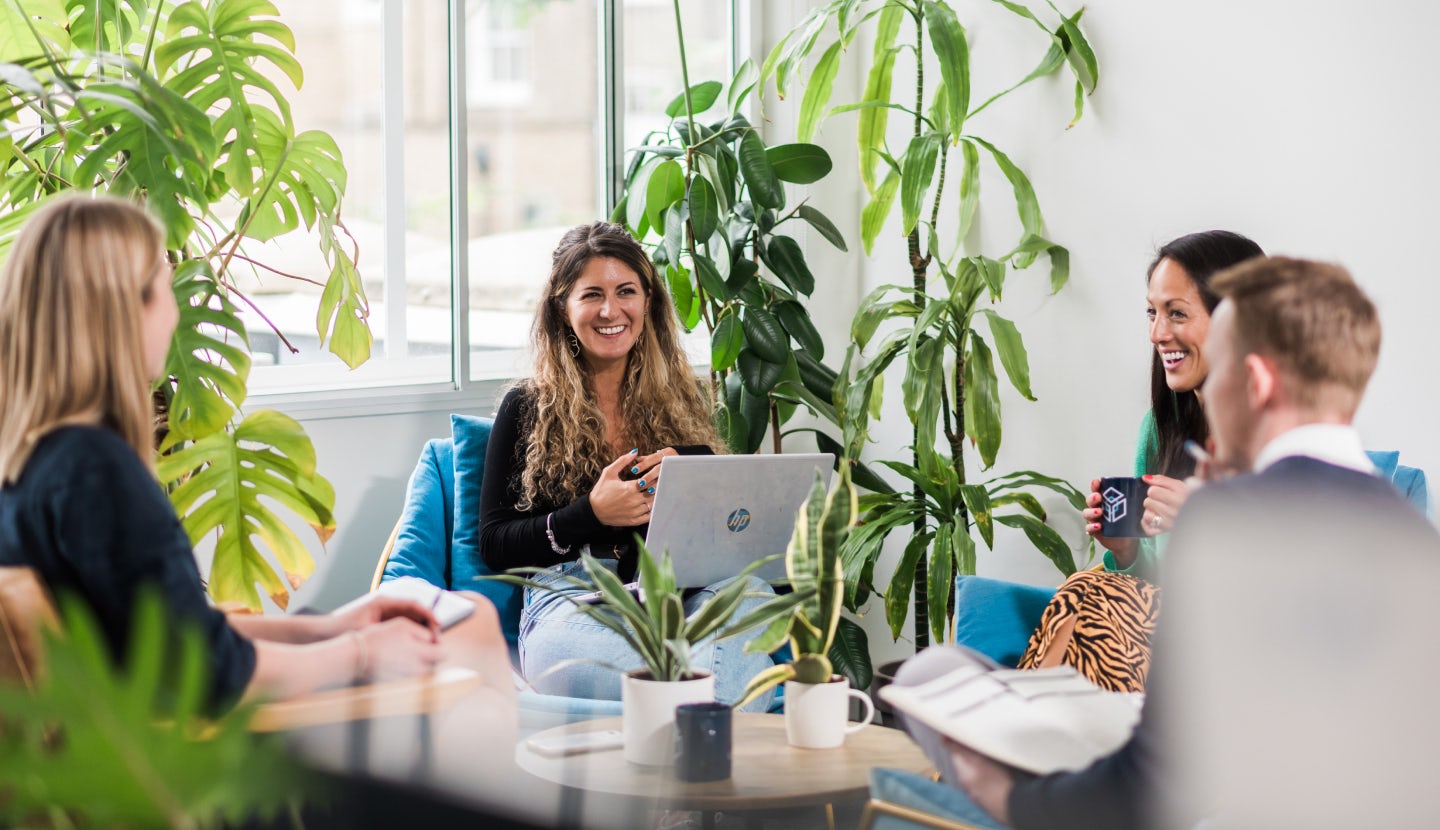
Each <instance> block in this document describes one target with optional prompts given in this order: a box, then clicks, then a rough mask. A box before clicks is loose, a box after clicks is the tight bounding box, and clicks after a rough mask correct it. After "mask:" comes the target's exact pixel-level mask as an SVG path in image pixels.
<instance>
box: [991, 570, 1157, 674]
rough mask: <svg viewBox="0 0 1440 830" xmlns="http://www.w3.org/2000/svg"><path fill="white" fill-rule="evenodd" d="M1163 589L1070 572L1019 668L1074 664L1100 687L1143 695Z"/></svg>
mask: <svg viewBox="0 0 1440 830" xmlns="http://www.w3.org/2000/svg"><path fill="white" fill-rule="evenodd" d="M1159 616H1160V589H1159V588H1157V587H1156V586H1154V585H1152V584H1150V583H1149V582H1146V581H1145V580H1143V579H1137V578H1135V577H1133V576H1130V575H1128V574H1121V573H1113V572H1108V571H1081V572H1079V573H1076V574H1072V575H1071V576H1070V578H1069V579H1066V580H1065V583H1064V584H1063V585H1061V586H1060V589H1059V590H1058V591H1056V592H1055V598H1054V599H1052V600H1051V601H1050V604H1049V605H1047V606H1046V607H1045V613H1044V615H1042V616H1041V617H1040V625H1039V627H1038V628H1036V629H1035V633H1034V634H1033V635H1031V637H1030V645H1029V647H1027V648H1026V649H1025V654H1024V655H1022V656H1021V658H1020V663H1019V668H1022V669H1039V668H1046V667H1048V666H1058V665H1066V666H1073V667H1074V668H1075V670H1076V671H1078V672H1080V673H1081V674H1083V675H1084V676H1085V677H1087V678H1089V679H1090V681H1091V682H1093V683H1095V684H1096V685H1097V686H1099V687H1101V688H1102V689H1108V690H1110V691H1112V692H1143V691H1145V676H1146V674H1147V673H1148V672H1149V670H1150V635H1151V634H1153V633H1154V632H1155V622H1156V620H1158V619H1159Z"/></svg>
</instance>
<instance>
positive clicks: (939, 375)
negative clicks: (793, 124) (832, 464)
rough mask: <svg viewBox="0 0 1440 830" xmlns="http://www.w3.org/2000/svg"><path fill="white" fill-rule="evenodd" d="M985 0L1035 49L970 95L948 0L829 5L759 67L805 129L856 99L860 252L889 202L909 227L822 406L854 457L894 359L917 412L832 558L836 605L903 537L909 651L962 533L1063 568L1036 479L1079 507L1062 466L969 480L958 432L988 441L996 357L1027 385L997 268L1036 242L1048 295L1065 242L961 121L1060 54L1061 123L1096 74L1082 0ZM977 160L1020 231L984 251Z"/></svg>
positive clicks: (970, 123)
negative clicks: (1012, 540)
mask: <svg viewBox="0 0 1440 830" xmlns="http://www.w3.org/2000/svg"><path fill="white" fill-rule="evenodd" d="M993 2H995V3H996V4H997V6H999V7H1001V8H1003V9H1005V10H1007V11H1008V12H1010V13H1013V14H1015V15H1017V16H1019V17H1020V18H1022V19H1023V20H1024V21H1026V22H1027V24H1033V26H1034V28H1035V31H1036V32H1037V40H1038V41H1039V48H1037V52H1038V51H1039V50H1040V49H1043V50H1044V52H1043V55H1042V56H1041V58H1040V61H1039V62H1038V64H1037V65H1036V66H1035V68H1034V70H1033V71H1031V72H1030V73H1028V74H1027V75H1025V76H1024V77H1022V78H1020V79H1018V81H1016V82H1015V83H1013V84H1009V85H1008V86H1003V88H1001V91H999V92H997V93H995V94H993V95H991V96H989V97H988V98H985V99H984V100H983V101H982V102H981V103H979V104H978V105H977V104H974V103H973V102H972V83H971V81H972V70H973V69H974V67H973V66H972V62H971V56H970V50H969V44H968V42H967V39H966V38H967V32H966V29H965V27H964V26H963V25H962V24H961V22H960V20H959V19H958V18H957V17H956V14H955V10H954V9H953V8H952V7H951V4H950V3H948V2H945V0H883V1H882V0H873V1H871V0H834V1H833V2H828V3H825V4H823V5H820V6H818V7H816V8H815V9H814V10H813V11H812V12H811V13H810V14H809V15H807V16H806V17H805V18H804V19H803V20H802V21H801V22H800V23H799V24H797V25H796V27H795V28H794V29H792V30H791V31H790V32H789V33H788V34H787V35H786V36H785V37H784V38H783V39H782V40H781V42H780V43H779V44H778V45H777V46H776V47H775V49H774V50H772V51H771V53H770V55H769V57H768V58H767V59H766V61H765V64H764V66H763V68H762V70H761V77H762V83H768V82H770V81H772V80H773V82H774V84H775V88H776V90H777V92H778V93H779V94H780V95H781V97H785V96H786V94H787V93H788V92H789V91H790V89H791V86H792V84H793V83H794V82H796V81H797V80H802V79H803V80H804V81H805V91H804V94H803V96H802V98H801V103H800V115H799V124H798V132H799V138H800V140H801V141H806V140H808V139H809V137H810V136H811V135H813V133H814V131H815V129H816V127H817V126H818V125H819V124H820V123H821V122H822V121H823V120H824V119H825V118H827V117H829V116H832V115H836V114H839V113H845V112H854V113H856V115H855V118H856V120H857V128H856V141H857V144H858V147H859V163H860V169H859V173H860V178H861V181H862V182H863V183H864V186H865V188H866V191H867V193H868V194H869V199H868V202H867V204H866V205H865V207H864V209H863V211H862V214H861V227H860V236H861V240H862V242H863V244H864V247H865V251H866V253H867V254H869V253H870V252H871V251H872V250H873V246H874V243H875V240H876V239H877V238H878V237H879V236H880V234H881V232H882V231H883V230H884V228H885V227H886V226H887V222H889V220H890V219H891V217H892V216H893V215H894V214H895V213H897V212H898V214H899V223H898V231H899V232H900V233H901V234H902V235H903V236H904V237H905V239H906V243H907V244H906V246H905V255H904V256H905V260H904V266H903V268H904V270H903V273H904V276H905V279H904V280H903V281H897V283H896V284H891V285H884V286H881V287H880V288H878V289H876V290H875V291H874V292H873V293H872V294H871V295H870V296H869V297H867V298H866V299H865V300H864V301H863V302H862V303H861V305H860V309H859V311H858V312H857V314H856V316H855V318H854V322H853V325H852V328H851V340H852V342H851V345H850V349H849V353H848V355H847V358H846V361H845V364H844V368H843V370H842V371H841V372H840V373H839V374H840V377H839V379H838V381H837V382H836V384H835V385H834V387H833V388H832V390H831V391H832V394H831V396H830V402H831V403H832V404H833V408H834V411H835V414H836V416H837V421H838V422H839V423H841V425H842V428H843V436H844V441H845V446H846V451H847V453H849V454H850V455H852V456H858V455H859V454H860V451H861V449H862V447H863V446H864V445H865V444H866V442H867V441H868V437H867V436H868V429H869V422H870V420H871V418H873V417H878V412H879V407H880V403H881V398H882V397H883V388H884V387H883V384H882V383H881V382H880V379H881V377H882V375H883V374H884V373H885V372H886V371H887V370H888V369H889V368H890V367H891V366H892V365H898V366H899V367H901V369H902V372H903V376H902V381H901V387H900V392H901V395H902V397H903V402H904V409H905V412H906V415H907V416H908V417H909V420H910V422H911V424H912V425H913V434H912V443H911V445H910V450H911V453H910V458H909V459H907V461H905V462H902V461H896V460H889V461H882V462H880V463H881V464H883V465H884V466H886V467H888V468H889V469H891V470H892V471H894V472H895V473H898V474H899V475H900V476H901V477H902V478H904V479H905V480H906V482H907V484H908V485H909V489H908V491H906V492H893V491H888V492H887V490H888V488H884V489H882V490H881V491H879V492H874V493H869V494H866V495H865V496H864V497H862V499H861V509H862V511H863V512H864V516H863V519H862V522H861V525H862V526H861V527H860V528H859V529H857V531H856V532H855V533H854V534H853V535H851V537H850V539H849V540H848V542H847V544H846V547H845V550H844V554H843V555H844V560H845V571H846V576H847V580H848V591H847V602H848V603H849V605H850V607H851V608H855V607H858V606H860V605H862V604H863V603H865V602H866V601H867V600H868V597H869V594H870V593H871V592H872V591H873V590H874V586H875V567H876V563H877V560H878V559H879V558H880V553H881V546H882V543H883V542H884V540H885V538H886V537H888V536H889V535H890V534H891V533H893V532H895V531H902V532H904V533H906V534H908V536H909V538H908V540H907V542H906V545H905V548H904V553H903V554H902V556H901V557H900V560H899V562H898V564H896V566H895V569H894V572H893V573H892V574H891V576H890V579H889V581H888V587H887V588H886V589H885V593H884V599H885V614H886V619H887V621H888V623H889V625H890V629H891V632H892V634H893V635H894V636H895V637H897V638H898V637H899V636H900V633H901V631H902V628H903V626H904V624H905V621H906V620H907V619H908V618H909V614H910V610H911V608H912V590H913V609H914V614H915V623H914V630H915V643H916V646H917V647H923V646H925V645H927V644H928V643H929V641H930V638H931V636H932V635H933V636H934V638H935V639H936V640H945V639H948V638H949V636H950V632H951V631H952V630H953V627H952V625H951V620H952V618H953V613H954V590H955V588H954V586H955V582H954V576H955V574H957V573H964V574H971V573H974V572H975V557H976V539H975V537H976V535H978V536H979V539H980V541H982V542H983V543H984V544H985V545H986V546H987V547H991V546H993V544H994V533H995V526H996V525H997V524H998V525H1003V526H1006V527H1011V528H1015V529H1018V530H1020V531H1022V532H1023V533H1024V534H1025V535H1026V537H1027V538H1028V539H1029V541H1030V542H1031V543H1032V544H1033V545H1034V546H1035V547H1036V548H1038V549H1039V550H1040V552H1041V553H1043V554H1044V555H1045V556H1046V557H1048V558H1049V559H1050V560H1051V561H1052V562H1053V563H1054V564H1055V567H1056V568H1058V569H1059V570H1060V572H1061V573H1063V574H1069V573H1071V572H1073V571H1074V568H1075V563H1074V557H1073V553H1072V550H1071V547H1070V545H1069V544H1068V543H1067V542H1066V541H1065V539H1064V538H1062V537H1061V536H1060V534H1059V533H1057V532H1056V531H1055V530H1054V528H1052V527H1050V526H1049V525H1048V524H1047V523H1046V519H1047V515H1046V511H1045V509H1044V507H1043V506H1042V504H1041V502H1040V499H1039V498H1038V497H1037V491H1038V490H1050V491H1053V492H1055V493H1058V494H1059V495H1060V496H1062V497H1063V498H1064V500H1065V501H1066V502H1067V503H1068V504H1069V505H1070V506H1072V507H1073V508H1074V509H1075V510H1077V511H1078V510H1080V509H1081V508H1082V507H1083V496H1082V494H1081V493H1080V491H1079V490H1077V489H1076V488H1075V487H1074V486H1072V485H1071V484H1069V483H1067V482H1065V481H1062V480H1060V479H1058V478H1054V477H1051V476H1047V475H1043V474H1041V473H1037V472H1034V471H1030V470H1023V471H1019V472H1014V473H1009V474H1006V475H1001V476H996V477H993V478H990V479H987V480H984V481H973V480H972V479H971V478H970V475H969V471H968V470H967V467H966V457H965V456H966V441H967V440H968V441H969V442H970V444H971V445H972V446H973V447H974V448H975V450H976V451H977V453H978V455H979V461H980V463H981V466H982V467H983V468H986V469H988V468H989V467H991V466H992V465H993V464H994V463H995V458H996V453H997V452H998V451H999V449H1000V439H1001V427H1002V421H1001V411H1000V397H999V382H998V376H997V373H996V370H995V358H996V357H997V356H998V358H999V361H1000V365H1001V367H1002V368H1003V370H1004V372H1005V376H1006V377H1007V378H1008V380H1009V382H1010V384H1011V386H1013V387H1014V389H1015V390H1016V391H1017V392H1018V393H1019V394H1020V395H1021V396H1022V397H1024V398H1026V399H1028V400H1034V399H1035V398H1034V394H1033V393H1032V390H1031V386H1030V370H1029V356H1028V353H1027V352H1026V349H1025V346H1024V342H1023V339H1022V338H1021V335H1020V331H1019V329H1018V328H1017V327H1016V326H1015V324H1014V323H1013V322H1012V321H1011V320H1009V319H1007V318H1005V317H1003V316H1001V314H1000V313H999V311H998V310H997V308H996V306H997V304H998V303H999V302H1000V300H1001V299H1002V294H1003V291H1004V288H1005V283H1006V280H1007V278H1008V277H1009V276H1010V274H1011V272H1014V271H1020V270H1023V269H1026V268H1028V267H1030V266H1031V265H1032V264H1033V263H1034V262H1035V261H1036V260H1037V258H1038V257H1039V256H1040V255H1042V254H1043V255H1045V257H1046V258H1047V259H1048V260H1049V264H1050V274H1049V287H1050V291H1051V292H1052V293H1054V292H1057V291H1059V290H1060V289H1062V288H1063V287H1064V286H1065V283H1066V282H1067V280H1068V279H1069V273H1070V255H1069V251H1068V250H1067V249H1066V248H1064V247H1063V246H1061V245H1059V244H1057V243H1055V242H1053V241H1051V240H1050V239H1049V238H1047V236H1046V234H1045V227H1044V221H1043V219H1042V217H1041V212H1040V205H1039V202H1038V200H1037V197H1036V194H1035V190H1034V188H1033V187H1032V185H1031V183H1030V179H1029V177H1028V176H1026V174H1025V172H1024V171H1023V170H1022V169H1021V168H1020V167H1019V166H1018V165H1017V164H1015V162H1014V161H1012V160H1011V159H1010V157H1009V156H1007V155H1006V154H1005V153H1004V152H1003V151H1002V150H1001V149H1000V147H998V146H996V144H995V143H993V142H991V141H989V140H987V139H985V138H984V137H982V135H981V134H979V133H978V132H976V130H975V129H974V126H975V124H976V123H977V122H976V120H975V119H976V117H977V116H979V115H980V114H981V113H983V112H984V111H985V110H987V109H989V108H990V107H992V106H994V105H996V104H997V103H1000V102H1003V101H1004V100H1005V99H1006V97H1007V96H1008V95H1009V94H1010V93H1011V92H1013V91H1015V90H1016V89H1018V88H1020V87H1022V86H1024V85H1026V84H1028V83H1030V82H1032V81H1035V80H1037V79H1040V78H1044V77H1047V76H1051V75H1053V74H1055V73H1057V72H1059V71H1060V70H1061V69H1062V68H1066V67H1068V71H1069V72H1070V74H1071V75H1072V76H1073V78H1074V82H1075V84H1074V90H1075V92H1074V98H1073V117H1072V119H1071V121H1070V124H1071V125H1072V126H1073V125H1074V124H1075V122H1076V121H1078V120H1079V119H1080V117H1081V115H1082V113H1083V111H1084V101H1085V96H1086V95H1087V94H1088V93H1090V92H1093V91H1094V89H1095V84H1096V82H1097V81H1098V79H1099V67H1098V63H1097V61H1096V58H1095V54H1094V52H1093V50H1092V49H1091V47H1090V45H1089V42H1088V41H1087V40H1086V38H1085V35H1084V33H1083V32H1082V31H1081V29H1080V18H1081V15H1082V14H1083V11H1084V10H1083V9H1081V10H1080V11H1077V12H1075V13H1074V14H1072V15H1068V16H1067V15H1064V14H1062V13H1061V12H1059V10H1058V9H1055V7H1054V6H1053V5H1051V6H1050V8H1051V9H1052V10H1053V12H1054V14H1055V15H1056V16H1057V17H1058V21H1057V22H1055V23H1051V24H1046V23H1045V22H1044V21H1042V20H1041V18H1040V17H1039V16H1037V15H1036V14H1035V13H1034V12H1032V11H1031V10H1030V9H1029V8H1027V7H1026V6H1025V5H1023V4H1021V3H1018V2H1009V0H993ZM867 26H868V27H870V28H872V29H873V32H874V46H873V49H872V50H870V53H869V55H868V59H869V65H868V67H866V69H865V73H864V74H865V77H866V81H865V86H864V91H863V93H862V94H861V97H860V100H858V101H855V102H853V103H849V104H844V105H840V106H835V107H831V106H830V97H831V90H832V85H833V81H834V78H835V76H836V73H837V71H838V69H839V66H840V64H841V62H842V61H843V60H845V59H846V58H847V57H850V56H853V55H855V53H857V52H860V51H861V50H858V49H847V47H849V46H850V45H851V44H852V43H853V42H854V40H855V38H856V36H857V34H858V33H859V32H860V31H861V30H862V29H863V28H865V27H867ZM826 41H828V45H825V46H824V49H823V51H821V53H820V58H819V59H818V60H816V61H814V62H813V64H808V66H807V64H806V60H807V58H808V57H809V56H810V55H811V54H812V52H813V51H815V50H816V49H817V48H818V47H820V46H821V44H822V43H825V42H826ZM1007 48H1009V47H1007ZM905 53H908V55H909V59H910V61H909V62H908V63H907V64H906V65H910V66H913V69H912V70H911V71H912V72H913V76H906V77H905V78H904V79H897V78H896V77H895V75H896V71H895V70H896V64H897V57H899V56H900V55H902V54H905ZM864 57H865V56H864V55H862V56H861V58H862V59H863V58H864ZM928 65H935V66H938V68H939V75H940V77H939V80H938V81H934V80H933V78H932V77H930V76H927V75H926V74H925V69H926V68H927V66H928ZM897 81H898V82H897ZM927 82H928V83H927ZM892 113H898V114H899V116H900V117H903V118H905V119H907V124H908V125H909V127H910V129H909V130H907V131H906V132H907V133H908V135H907V140H906V142H905V145H904V146H903V147H899V146H895V147H892V146H891V145H890V144H889V143H888V139H889V132H888V126H889V118H890V116H891V114H892ZM982 162H983V163H986V164H988V165H993V166H994V168H995V169H998V171H999V173H1000V174H1002V175H1003V176H1004V178H1005V179H1006V180H1007V181H1008V183H1009V185H1010V189H1011V192H1012V197H1013V201H1014V204H1015V209H1016V213H1017V216H1018V219H1019V225H1020V232H1019V236H1018V237H1017V238H1016V239H1015V241H1014V243H1013V245H1012V246H1011V247H1010V250H1008V251H1007V252H1005V253H1003V254H1000V255H998V256H990V255H986V254H983V253H978V252H975V251H973V250H972V249H971V247H970V246H969V245H968V244H967V243H968V241H969V238H970V237H971V235H972V234H971V231H972V229H973V227H974V220H975V217H976V215H977V211H978V209H979V206H980V195H981V194H980V172H981V166H982ZM947 206H948V208H947V209H944V210H942V208H945V207H947ZM897 208H898V210H897ZM890 227H892V228H895V227H896V226H895V225H893V224H891V225H890ZM891 232H894V230H892V231H891Z"/></svg>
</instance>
